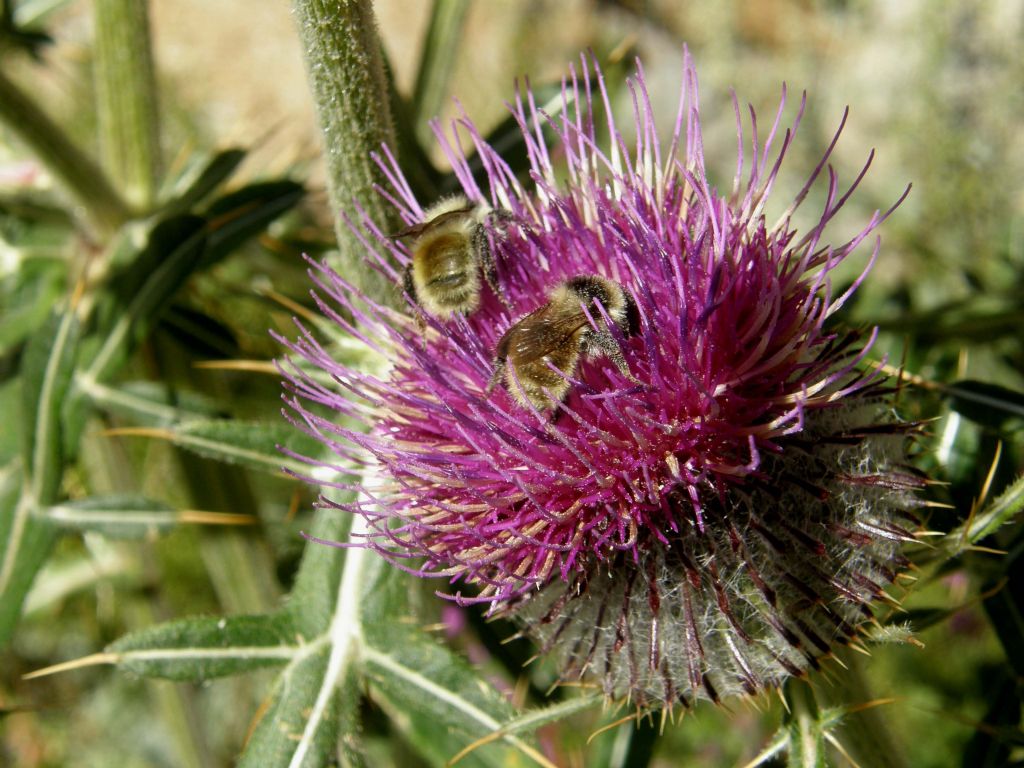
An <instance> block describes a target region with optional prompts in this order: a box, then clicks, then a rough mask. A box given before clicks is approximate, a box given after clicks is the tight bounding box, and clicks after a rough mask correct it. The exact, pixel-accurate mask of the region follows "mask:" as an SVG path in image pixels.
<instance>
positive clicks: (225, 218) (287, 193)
mask: <svg viewBox="0 0 1024 768" xmlns="http://www.w3.org/2000/svg"><path fill="white" fill-rule="evenodd" d="M305 193H306V190H305V188H304V187H303V186H302V185H301V184H299V183H297V182H294V181H268V182H261V183H258V184H250V185H249V186H247V187H243V188H242V189H239V190H237V191H235V192H232V193H230V194H227V195H224V196H223V197H221V198H218V199H217V200H216V201H214V202H213V203H212V204H211V205H210V207H209V208H208V209H207V211H206V216H207V218H208V219H209V220H210V247H209V250H208V251H207V253H206V256H205V257H204V259H203V266H204V267H208V266H210V265H211V264H213V263H215V262H216V261H218V260H220V259H222V258H224V257H225V256H227V255H228V254H230V253H231V252H232V251H234V250H235V249H236V248H238V246H240V245H241V244H242V243H244V242H245V241H246V240H248V239H249V238H251V237H253V236H255V235H258V234H259V233H261V232H262V231H263V230H264V229H266V227H267V225H268V224H270V222H272V221H273V220H274V219H276V218H277V217H278V216H280V215H281V214H282V213H284V212H285V211H287V210H289V209H290V208H292V207H293V206H294V205H296V204H297V203H298V202H299V200H301V199H302V196H303V195H304V194H305Z"/></svg>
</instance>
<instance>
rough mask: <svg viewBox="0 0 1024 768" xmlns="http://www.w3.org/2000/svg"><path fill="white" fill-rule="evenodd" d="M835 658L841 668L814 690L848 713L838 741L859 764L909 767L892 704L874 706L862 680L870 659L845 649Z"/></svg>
mask: <svg viewBox="0 0 1024 768" xmlns="http://www.w3.org/2000/svg"><path fill="white" fill-rule="evenodd" d="M836 658H837V659H838V660H839V661H840V662H842V664H843V667H844V669H842V670H837V672H836V674H835V675H833V676H830V678H829V682H828V683H826V684H824V685H820V686H818V687H817V691H818V695H819V696H820V697H821V698H822V699H823V700H824V701H825V702H826V703H827V704H828V705H830V706H836V707H842V708H845V709H847V710H849V711H848V713H847V714H846V715H844V716H843V719H842V725H841V726H840V729H839V732H838V734H837V738H838V739H839V741H840V742H841V743H842V745H843V747H844V748H845V749H846V750H847V751H848V752H849V753H850V755H851V757H853V759H854V760H855V761H856V762H857V764H858V765H863V766H868V765H884V766H888V768H908V765H909V764H908V763H907V758H906V751H905V750H904V749H903V745H902V744H901V742H900V739H899V738H898V736H897V733H896V731H895V730H894V729H893V727H892V718H891V717H890V716H889V712H888V708H889V707H892V706H894V705H893V704H876V698H875V696H873V695H872V693H871V686H870V685H869V683H868V681H867V679H866V677H865V674H864V667H865V665H866V664H867V663H870V659H868V658H867V657H865V656H864V655H863V654H861V653H858V652H857V651H854V650H851V649H848V648H844V649H840V650H838V651H837V652H836Z"/></svg>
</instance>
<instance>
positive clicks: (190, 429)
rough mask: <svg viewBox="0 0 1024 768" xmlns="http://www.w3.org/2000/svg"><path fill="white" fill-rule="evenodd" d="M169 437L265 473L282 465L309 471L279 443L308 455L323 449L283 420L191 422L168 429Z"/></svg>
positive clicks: (208, 454) (297, 470)
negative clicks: (285, 451) (287, 454)
mask: <svg viewBox="0 0 1024 768" xmlns="http://www.w3.org/2000/svg"><path fill="white" fill-rule="evenodd" d="M167 437H168V439H169V440H170V441H171V442H172V443H174V444H175V445H177V446H180V447H181V448H186V449H188V450H190V451H194V452H195V453H198V454H199V455H200V456H206V457H207V458H210V459H216V460H217V461H224V462H227V463H229V464H241V465H244V466H247V467H251V468H252V469H257V470H260V471H263V472H280V471H281V469H282V467H287V468H289V469H291V470H292V471H294V472H298V473H304V472H308V471H309V466H308V465H306V464H304V463H302V462H300V461H296V460H294V459H290V458H288V457H287V456H285V455H284V454H282V453H281V451H280V450H279V448H278V446H283V447H286V448H288V449H290V450H292V451H295V452H297V453H299V454H302V455H306V456H315V455H317V454H318V453H320V451H321V450H322V447H321V445H320V443H318V442H317V441H316V440H314V439H313V438H311V437H309V436H308V435H306V434H304V433H302V432H300V431H299V430H297V429H295V428H294V427H292V426H291V425H289V424H285V423H282V422H260V423H253V422H243V421H234V420H231V419H214V420H208V421H188V422H185V423H182V424H178V425H177V426H174V427H170V428H168V430H167Z"/></svg>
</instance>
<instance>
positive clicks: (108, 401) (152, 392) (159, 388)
mask: <svg viewBox="0 0 1024 768" xmlns="http://www.w3.org/2000/svg"><path fill="white" fill-rule="evenodd" d="M76 383H77V385H78V388H79V390H80V391H81V392H82V393H83V394H84V395H85V396H86V397H88V398H89V400H90V401H91V403H92V405H93V406H94V407H96V408H99V409H102V410H104V411H106V412H107V413H112V414H116V415H118V416H123V417H124V418H127V419H130V420H131V421H132V422H133V423H135V424H139V425H141V426H152V427H162V426H167V425H169V424H177V423H179V422H183V421H189V420H196V419H199V418H202V417H207V418H208V417H210V416H215V415H217V414H218V412H219V411H220V410H221V409H220V407H219V406H218V405H217V403H216V402H214V401H213V400H211V399H209V398H207V397H205V396H203V395H201V394H198V393H195V392H184V391H175V392H171V391H170V390H169V389H168V387H167V386H165V385H163V384H159V383H156V382H151V381H130V382H126V383H124V384H117V385H108V384H101V383H100V382H97V381H87V380H84V379H79V380H78V381H77V382H76Z"/></svg>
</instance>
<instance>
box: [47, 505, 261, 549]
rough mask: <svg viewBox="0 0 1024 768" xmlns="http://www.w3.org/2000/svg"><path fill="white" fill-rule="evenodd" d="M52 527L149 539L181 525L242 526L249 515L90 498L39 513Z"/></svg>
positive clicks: (127, 537) (110, 536) (249, 520)
mask: <svg viewBox="0 0 1024 768" xmlns="http://www.w3.org/2000/svg"><path fill="white" fill-rule="evenodd" d="M38 514H39V516H40V517H42V518H44V519H45V520H46V521H47V522H50V523H53V524H54V525H56V526H58V527H60V528H65V529H70V530H76V531H92V532H94V533H100V534H102V535H104V536H106V537H108V538H113V539H140V538H148V537H151V536H153V535H155V534H158V533H165V532H166V531H168V530H170V529H171V528H174V527H175V526H178V525H181V524H183V523H199V524H206V525H215V524H223V525H241V524H245V523H252V522H253V521H254V520H255V518H252V517H251V516H249V515H239V514H230V513H213V512H195V511H191V512H190V511H185V512H182V511H179V510H176V509H172V508H171V507H169V506H167V505H166V504H163V503H162V502H159V501H154V500H153V499H147V498H145V497H143V496H132V495H113V496H91V497H89V498H86V499H79V500H77V501H69V502H67V503H65V504H54V505H52V506H49V507H46V508H44V509H41V510H40V511H39V513H38Z"/></svg>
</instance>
